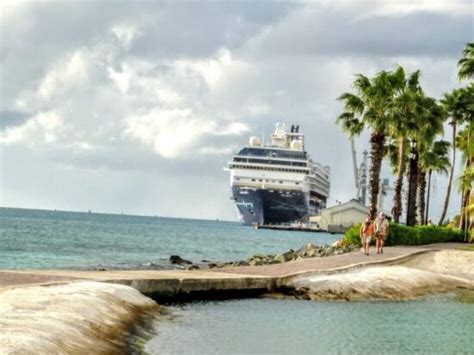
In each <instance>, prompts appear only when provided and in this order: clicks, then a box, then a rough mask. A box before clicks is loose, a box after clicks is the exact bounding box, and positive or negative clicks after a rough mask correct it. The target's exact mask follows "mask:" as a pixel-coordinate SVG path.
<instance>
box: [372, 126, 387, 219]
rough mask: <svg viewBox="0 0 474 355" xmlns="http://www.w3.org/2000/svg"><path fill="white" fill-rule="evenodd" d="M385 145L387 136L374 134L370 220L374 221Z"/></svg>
mask: <svg viewBox="0 0 474 355" xmlns="http://www.w3.org/2000/svg"><path fill="white" fill-rule="evenodd" d="M384 145H385V135H384V134H383V133H378V132H373V133H372V136H371V137H370V155H371V158H372V159H371V164H370V182H369V185H370V204H369V214H370V218H371V219H374V218H375V217H376V215H377V198H378V195H379V188H380V170H381V168H382V159H383V153H384V152H383V150H384Z"/></svg>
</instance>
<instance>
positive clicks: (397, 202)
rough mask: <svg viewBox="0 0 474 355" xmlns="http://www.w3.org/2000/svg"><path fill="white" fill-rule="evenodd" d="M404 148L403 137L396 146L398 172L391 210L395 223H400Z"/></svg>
mask: <svg viewBox="0 0 474 355" xmlns="http://www.w3.org/2000/svg"><path fill="white" fill-rule="evenodd" d="M405 148H406V139H405V137H401V138H400V142H399V144H398V170H397V180H396V182H395V195H394V196H393V209H392V215H393V219H394V221H395V222H396V223H399V222H400V216H401V214H402V188H403V176H404V175H405Z"/></svg>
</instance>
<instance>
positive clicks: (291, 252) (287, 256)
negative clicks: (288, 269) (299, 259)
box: [283, 249, 295, 261]
mask: <svg viewBox="0 0 474 355" xmlns="http://www.w3.org/2000/svg"><path fill="white" fill-rule="evenodd" d="M283 256H284V257H285V261H290V260H291V259H293V258H294V257H295V252H294V250H293V249H290V250H288V251H287V252H286V253H283Z"/></svg>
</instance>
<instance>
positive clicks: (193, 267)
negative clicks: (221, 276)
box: [186, 265, 200, 270]
mask: <svg viewBox="0 0 474 355" xmlns="http://www.w3.org/2000/svg"><path fill="white" fill-rule="evenodd" d="M199 269H200V267H199V266H197V265H191V266H190V267H188V268H187V269H186V270H199Z"/></svg>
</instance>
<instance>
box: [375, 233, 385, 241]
mask: <svg viewBox="0 0 474 355" xmlns="http://www.w3.org/2000/svg"><path fill="white" fill-rule="evenodd" d="M375 238H377V239H381V240H383V241H384V242H385V240H386V239H387V235H386V234H382V233H375Z"/></svg>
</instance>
